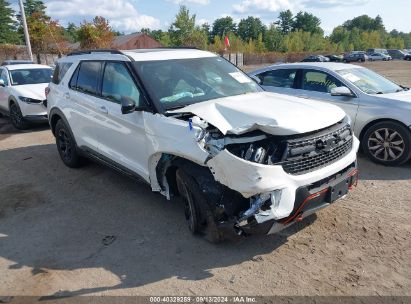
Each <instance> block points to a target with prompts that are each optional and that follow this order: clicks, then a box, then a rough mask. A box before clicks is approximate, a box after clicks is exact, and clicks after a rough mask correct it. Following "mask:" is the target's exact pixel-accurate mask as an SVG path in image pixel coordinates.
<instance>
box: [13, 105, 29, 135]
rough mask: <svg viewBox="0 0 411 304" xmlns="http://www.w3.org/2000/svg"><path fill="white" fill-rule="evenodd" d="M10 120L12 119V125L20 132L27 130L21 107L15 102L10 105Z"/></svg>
mask: <svg viewBox="0 0 411 304" xmlns="http://www.w3.org/2000/svg"><path fill="white" fill-rule="evenodd" d="M10 119H11V123H12V124H13V126H14V127H15V128H16V129H19V130H25V129H27V122H26V121H25V120H24V117H23V114H22V113H21V110H20V107H19V106H18V104H17V103H15V102H12V103H11V105H10Z"/></svg>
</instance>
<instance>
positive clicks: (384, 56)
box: [368, 53, 392, 61]
mask: <svg viewBox="0 0 411 304" xmlns="http://www.w3.org/2000/svg"><path fill="white" fill-rule="evenodd" d="M368 60H369V61H377V60H382V61H390V60H392V57H391V56H390V55H388V54H384V53H374V54H371V55H368Z"/></svg>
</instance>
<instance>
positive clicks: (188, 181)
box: [176, 169, 223, 243]
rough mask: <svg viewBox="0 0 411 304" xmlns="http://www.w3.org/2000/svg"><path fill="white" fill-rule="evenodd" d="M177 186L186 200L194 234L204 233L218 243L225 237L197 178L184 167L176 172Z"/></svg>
mask: <svg viewBox="0 0 411 304" xmlns="http://www.w3.org/2000/svg"><path fill="white" fill-rule="evenodd" d="M176 182H177V188H178V192H179V193H180V195H181V196H182V197H183V199H184V201H185V212H184V213H185V217H186V221H187V225H188V228H189V229H190V231H191V233H193V234H194V235H204V236H205V237H206V239H207V240H208V241H210V242H211V243H218V242H220V241H221V240H222V239H223V236H222V234H221V233H220V231H219V230H218V228H217V226H216V222H215V219H214V215H213V213H212V210H211V209H210V207H209V205H208V203H207V199H206V197H205V196H204V195H203V193H202V192H201V190H200V187H199V185H198V184H197V182H196V181H195V179H194V178H193V177H192V176H190V175H188V174H187V173H186V172H185V171H184V170H183V169H178V170H177V172H176Z"/></svg>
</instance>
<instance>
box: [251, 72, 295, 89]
mask: <svg viewBox="0 0 411 304" xmlns="http://www.w3.org/2000/svg"><path fill="white" fill-rule="evenodd" d="M296 74H297V70H296V69H280V70H273V71H267V72H264V73H261V74H259V75H257V77H258V78H259V79H260V80H261V85H264V86H271V87H281V88H292V87H293V86H294V80H295V76H296Z"/></svg>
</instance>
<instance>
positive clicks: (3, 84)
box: [0, 79, 6, 87]
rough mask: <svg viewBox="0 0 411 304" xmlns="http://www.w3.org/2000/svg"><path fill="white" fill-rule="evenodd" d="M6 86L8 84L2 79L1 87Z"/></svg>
mask: <svg viewBox="0 0 411 304" xmlns="http://www.w3.org/2000/svg"><path fill="white" fill-rule="evenodd" d="M5 86H6V84H5V83H4V80H3V79H0V87H5Z"/></svg>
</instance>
